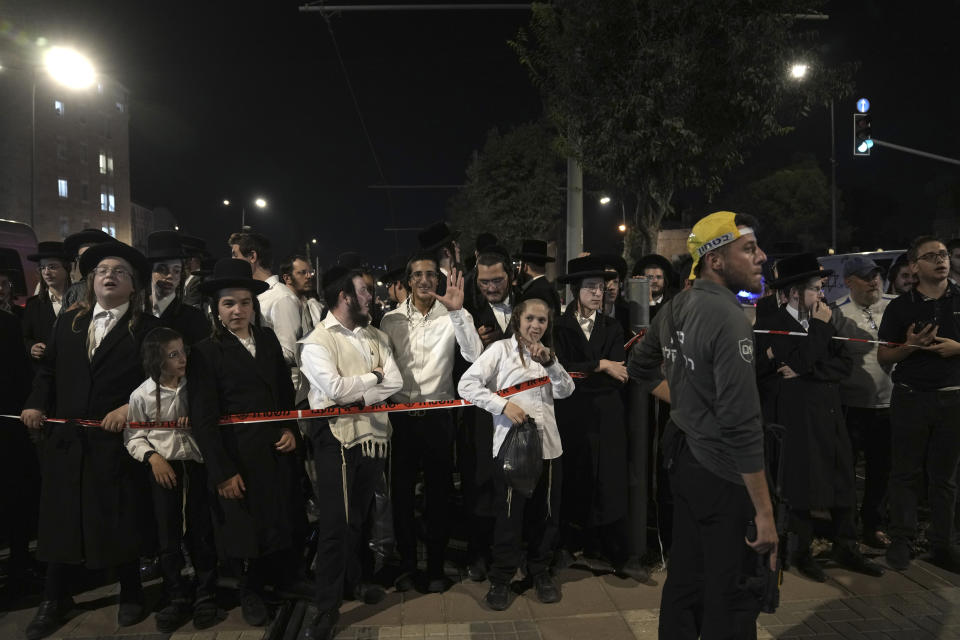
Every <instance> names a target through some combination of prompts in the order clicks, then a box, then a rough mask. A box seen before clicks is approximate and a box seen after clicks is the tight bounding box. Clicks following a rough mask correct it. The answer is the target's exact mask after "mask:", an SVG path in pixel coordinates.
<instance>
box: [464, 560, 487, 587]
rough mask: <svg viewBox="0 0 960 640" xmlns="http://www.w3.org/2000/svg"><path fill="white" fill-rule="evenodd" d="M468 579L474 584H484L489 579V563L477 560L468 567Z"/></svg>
mask: <svg viewBox="0 0 960 640" xmlns="http://www.w3.org/2000/svg"><path fill="white" fill-rule="evenodd" d="M467 577H468V578H470V579H471V580H473V581H474V582H483V581H484V580H486V579H487V561H486V560H484V559H483V558H477V559H476V560H475V561H473V562H471V563H470V565H469V566H467Z"/></svg>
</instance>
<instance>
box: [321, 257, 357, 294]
mask: <svg viewBox="0 0 960 640" xmlns="http://www.w3.org/2000/svg"><path fill="white" fill-rule="evenodd" d="M355 270H356V269H355V268H354V267H347V266H344V265H340V264H338V265H336V266H333V267H330V268H328V269H326V270H324V272H323V275H322V276H320V289H321V290H322V291H324V292H326V290H327V289H329V288H330V287H332V286H334V285H337V284H339V283H340V281H341V280H343V279H344V278H345V277H346V276H347V274H348V273H350V272H351V271H355Z"/></svg>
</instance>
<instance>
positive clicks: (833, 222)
mask: <svg viewBox="0 0 960 640" xmlns="http://www.w3.org/2000/svg"><path fill="white" fill-rule="evenodd" d="M830 246H831V247H833V250H834V251H836V252H838V253H839V249H838V248H837V136H836V132H835V125H834V117H833V97H832V96H831V97H830Z"/></svg>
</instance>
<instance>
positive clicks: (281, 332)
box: [261, 284, 303, 388]
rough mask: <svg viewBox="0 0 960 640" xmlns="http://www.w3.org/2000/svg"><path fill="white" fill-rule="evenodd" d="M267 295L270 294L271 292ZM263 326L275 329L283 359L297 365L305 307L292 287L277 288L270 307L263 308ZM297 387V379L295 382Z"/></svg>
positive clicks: (283, 285) (289, 363)
mask: <svg viewBox="0 0 960 640" xmlns="http://www.w3.org/2000/svg"><path fill="white" fill-rule="evenodd" d="M265 293H270V292H269V291H267V292H265ZM261 311H262V313H263V325H264V326H268V327H270V328H271V329H273V332H274V333H275V334H277V340H278V341H279V342H280V348H281V349H282V350H283V359H284V360H285V361H286V363H287V364H288V365H292V366H295V365H296V364H297V340H299V339H300V338H302V337H303V315H302V314H303V305H301V304H300V298H298V297H297V294H295V293H294V292H293V291H292V290H291V289H290V287H288V286H287V285H285V284H282V285H280V286H279V287H277V289H276V292H275V293H274V295H273V298H272V299H271V303H270V305H269V306H268V307H266V308H264V307H261ZM293 385H294V388H296V386H297V378H296V377H295V379H294V381H293Z"/></svg>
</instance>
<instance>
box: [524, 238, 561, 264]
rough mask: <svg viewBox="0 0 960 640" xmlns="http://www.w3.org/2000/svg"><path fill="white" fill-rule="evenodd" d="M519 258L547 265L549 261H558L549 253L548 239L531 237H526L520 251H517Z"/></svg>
mask: <svg viewBox="0 0 960 640" xmlns="http://www.w3.org/2000/svg"><path fill="white" fill-rule="evenodd" d="M517 259H518V260H523V261H524V262H530V263H533V264H538V265H545V264H547V263H548V262H556V260H557V259H556V258H552V257H550V256H549V255H547V243H546V241H544V240H532V239H529V238H525V239H524V240H523V241H522V242H521V243H520V251H519V252H518V253H517Z"/></svg>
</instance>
